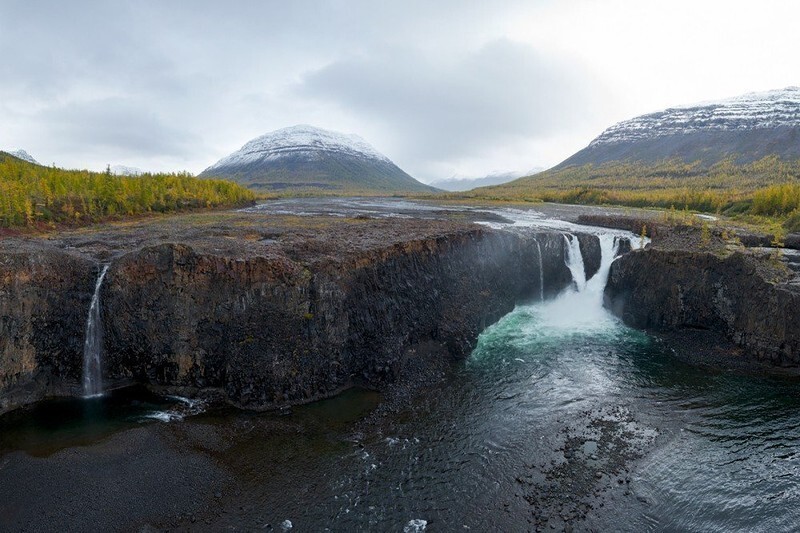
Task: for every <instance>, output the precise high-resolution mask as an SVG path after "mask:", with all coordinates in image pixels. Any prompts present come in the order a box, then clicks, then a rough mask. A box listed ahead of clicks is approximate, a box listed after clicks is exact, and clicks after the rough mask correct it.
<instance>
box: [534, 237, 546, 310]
mask: <svg viewBox="0 0 800 533" xmlns="http://www.w3.org/2000/svg"><path fill="white" fill-rule="evenodd" d="M533 242H535V243H536V250H537V251H538V252H539V301H540V302H543V301H544V266H543V264H542V247H541V246H540V245H539V241H537V240H536V239H533Z"/></svg>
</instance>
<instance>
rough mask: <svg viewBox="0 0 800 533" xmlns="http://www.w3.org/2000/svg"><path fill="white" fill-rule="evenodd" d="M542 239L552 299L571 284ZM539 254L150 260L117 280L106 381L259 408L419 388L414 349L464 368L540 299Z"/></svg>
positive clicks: (137, 258) (516, 243) (486, 249)
mask: <svg viewBox="0 0 800 533" xmlns="http://www.w3.org/2000/svg"><path fill="white" fill-rule="evenodd" d="M536 237H537V240H538V241H539V242H540V246H541V248H542V255H543V256H544V257H543V259H544V260H543V264H544V265H545V267H546V268H545V280H546V282H545V284H546V286H547V289H548V292H551V293H552V292H555V291H557V290H560V289H561V288H563V287H564V286H565V285H566V284H567V283H568V282H569V279H570V276H569V272H568V270H567V269H566V267H565V265H564V261H563V257H564V245H563V237H562V236H561V235H559V234H539V235H537V236H536ZM536 254H537V250H536V248H535V245H533V244H532V241H531V240H530V238H529V237H520V236H517V235H512V234H509V233H502V232H493V231H487V230H483V229H475V230H470V231H464V232H461V233H456V234H450V235H442V236H440V237H438V238H436V239H429V240H423V241H411V242H405V243H402V244H398V245H393V246H390V247H387V248H382V249H378V250H372V251H368V252H364V253H362V254H359V255H357V256H356V257H351V258H349V259H347V260H345V261H341V262H339V261H327V262H320V263H315V264H303V263H301V262H295V261H293V260H291V259H289V258H288V257H287V256H286V255H284V254H283V253H282V252H281V250H280V249H279V248H278V247H276V248H275V250H274V251H273V253H271V254H267V255H265V256H264V257H256V258H249V259H247V260H239V259H234V258H229V257H219V256H214V255H207V254H199V253H196V252H195V251H194V250H193V249H192V248H191V247H189V246H186V245H180V244H164V245H160V246H155V247H150V248H145V249H142V250H139V251H136V252H133V253H130V254H128V255H126V256H124V257H122V258H121V259H119V260H118V261H116V262H115V263H114V264H113V265H112V267H111V269H110V270H109V273H108V276H107V281H106V283H107V287H106V289H105V292H104V322H105V331H106V338H105V340H106V350H107V353H106V362H107V373H108V374H109V375H110V377H111V378H117V379H118V378H133V379H135V380H137V381H144V382H148V383H154V384H159V385H177V386H190V387H217V388H221V389H224V394H225V397H226V398H227V399H228V400H229V401H230V402H232V403H234V404H237V405H242V406H247V407H253V408H264V407H272V406H276V405H280V404H287V403H297V402H303V401H308V400H311V399H314V398H319V397H324V396H327V395H330V394H333V393H335V392H336V391H338V390H341V389H342V388H344V387H347V386H349V385H351V384H353V383H366V384H368V385H370V386H377V387H380V386H381V385H382V384H384V383H388V382H393V381H396V380H398V379H413V375H412V374H413V372H424V371H425V370H424V367H425V365H424V364H422V363H421V362H420V361H418V360H413V361H412V360H411V359H410V358H413V357H412V355H413V354H414V353H415V347H417V346H422V345H426V346H428V345H430V343H431V342H434V343H435V344H436V345H438V346H440V347H441V350H440V355H439V356H442V357H448V358H449V357H464V356H466V355H468V354H469V353H470V351H471V350H472V348H473V346H474V344H475V341H476V339H477V336H478V334H479V333H480V332H481V331H482V330H483V328H484V327H486V326H487V325H489V324H491V323H492V322H494V321H496V320H497V319H499V318H500V317H501V316H502V315H503V314H505V313H507V312H509V311H510V310H511V309H512V308H513V306H514V305H515V303H516V302H518V301H520V300H521V299H524V298H526V297H529V296H531V295H533V294H535V293H538V283H539V276H538V257H537V255H536ZM428 351H430V350H428Z"/></svg>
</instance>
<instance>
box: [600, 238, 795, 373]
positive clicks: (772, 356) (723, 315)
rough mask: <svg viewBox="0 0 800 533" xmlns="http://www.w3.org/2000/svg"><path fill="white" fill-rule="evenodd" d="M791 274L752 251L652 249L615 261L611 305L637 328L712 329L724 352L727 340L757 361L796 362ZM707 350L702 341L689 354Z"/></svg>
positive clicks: (786, 364) (667, 330)
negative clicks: (702, 345) (788, 276)
mask: <svg viewBox="0 0 800 533" xmlns="http://www.w3.org/2000/svg"><path fill="white" fill-rule="evenodd" d="M785 274H786V272H785V269H784V268H783V267H781V266H779V265H776V264H775V259H769V258H767V257H764V256H761V257H759V256H758V255H757V254H755V253H753V252H750V251H737V252H734V253H729V254H720V253H711V252H703V251H691V250H675V249H672V250H666V249H657V248H656V249H652V248H651V249H647V250H641V251H636V252H634V253H631V254H628V255H626V256H624V257H621V258H619V259H618V260H617V261H616V262H615V263H614V264H613V265H612V267H611V273H610V276H609V281H608V285H607V287H606V293H605V297H606V305H607V306H608V307H609V308H610V309H611V310H612V311H613V312H614V313H615V314H617V315H618V316H620V317H621V318H622V319H623V320H624V321H625V323H627V324H628V325H630V326H633V327H636V328H644V329H650V330H653V331H657V332H664V333H683V334H686V335H688V336H691V337H693V338H694V339H697V338H698V333H700V334H701V336H702V334H703V333H708V334H709V335H711V337H709V338H711V339H717V338H720V339H722V342H718V341H714V342H715V343H716V346H715V347H714V349H715V350H718V351H725V350H726V347H725V344H726V342H725V341H727V342H728V343H730V344H732V345H733V346H736V347H738V348H740V349H741V351H742V352H743V355H745V356H746V357H749V359H751V360H752V361H757V362H763V363H768V364H770V365H775V366H783V367H797V366H800V313H798V312H797V310H798V309H800V290H798V286H797V285H794V284H792V283H788V282H786V279H785ZM715 335H718V337H717V336H715ZM692 352H694V353H692ZM702 352H703V348H702V347H701V346H699V345H698V346H694V347H690V348H689V350H688V353H689V358H690V359H692V360H696V361H703V360H704V359H705V358H706V357H707V356H708V355H709V354H704V353H702ZM726 357H727V359H726ZM735 357H736V355H735V354H732V353H729V354H728V355H727V356H725V357H722V358H721V359H719V358H718V359H717V360H716V361H715V362H722V363H723V364H729V363H735V362H736V361H734V360H733V359H735Z"/></svg>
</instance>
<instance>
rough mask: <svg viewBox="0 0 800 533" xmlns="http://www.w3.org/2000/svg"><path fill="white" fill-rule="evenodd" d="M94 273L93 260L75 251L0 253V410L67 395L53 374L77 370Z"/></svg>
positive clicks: (73, 373)
mask: <svg viewBox="0 0 800 533" xmlns="http://www.w3.org/2000/svg"><path fill="white" fill-rule="evenodd" d="M95 277H96V272H95V265H94V263H92V262H91V261H90V260H88V259H85V258H82V257H80V256H78V255H77V254H72V253H67V252H63V251H60V250H53V249H40V248H30V249H24V248H23V249H19V248H15V249H14V250H8V251H4V252H3V253H2V254H0V413H1V412H3V411H6V410H8V409H9V408H11V407H13V406H16V405H20V404H25V403H29V402H31V401H35V400H37V399H39V398H41V397H42V396H43V395H45V394H47V393H55V392H58V393H62V394H67V393H69V390H68V388H67V387H64V386H62V384H61V383H57V382H56V381H54V380H53V379H52V378H53V377H54V376H60V375H71V376H77V375H79V374H80V372H81V357H80V354H81V353H82V350H83V333H84V329H85V322H86V309H88V305H89V300H90V299H91V290H92V284H93V283H94V281H93V279H94V278H95ZM43 368H46V369H47V371H45V372H43V371H42V369H43Z"/></svg>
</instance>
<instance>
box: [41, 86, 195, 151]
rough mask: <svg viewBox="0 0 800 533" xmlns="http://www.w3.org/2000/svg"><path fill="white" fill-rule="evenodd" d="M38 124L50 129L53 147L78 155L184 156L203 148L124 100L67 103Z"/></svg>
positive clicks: (140, 105)
mask: <svg viewBox="0 0 800 533" xmlns="http://www.w3.org/2000/svg"><path fill="white" fill-rule="evenodd" d="M40 122H42V123H46V124H48V125H49V130H50V132H51V135H52V136H53V139H54V140H53V146H54V147H56V148H58V149H61V150H67V151H72V152H78V153H87V152H91V151H100V152H105V151H107V152H110V153H114V154H121V153H127V154H130V155H131V156H133V157H137V156H142V155H146V156H152V157H162V156H174V155H178V156H184V155H187V154H189V153H191V152H192V151H193V150H195V149H197V147H199V146H202V143H201V141H200V139H198V138H197V137H196V136H194V135H192V134H190V133H188V132H186V131H183V130H181V129H180V128H176V127H174V126H172V125H171V124H169V123H167V122H166V121H164V120H162V119H161V118H160V117H159V115H158V113H157V112H156V111H155V110H153V109H150V110H148V108H147V105H146V104H145V103H143V102H139V101H136V100H131V99H125V98H105V99H101V100H92V101H87V102H79V103H70V104H68V105H65V106H61V107H58V108H55V109H50V110H46V111H44V112H42V116H41V118H40Z"/></svg>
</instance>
